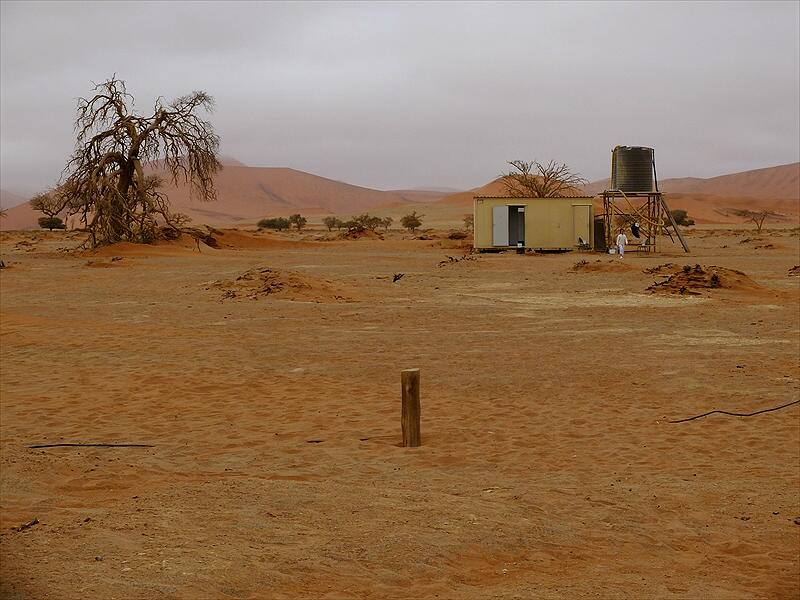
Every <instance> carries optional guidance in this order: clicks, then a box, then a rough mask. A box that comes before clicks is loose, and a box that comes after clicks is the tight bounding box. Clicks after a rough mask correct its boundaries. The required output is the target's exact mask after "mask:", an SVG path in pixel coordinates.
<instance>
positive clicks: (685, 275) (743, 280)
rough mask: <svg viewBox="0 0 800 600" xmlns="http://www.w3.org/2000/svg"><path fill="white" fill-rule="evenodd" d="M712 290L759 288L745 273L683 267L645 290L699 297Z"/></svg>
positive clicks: (697, 266) (710, 268)
mask: <svg viewBox="0 0 800 600" xmlns="http://www.w3.org/2000/svg"><path fill="white" fill-rule="evenodd" d="M712 289H728V290H739V291H742V290H751V291H753V290H759V289H761V286H760V285H758V284H757V283H756V282H755V281H753V280H752V279H750V277H748V276H747V275H746V274H745V273H743V272H741V271H737V270H735V269H726V268H725V267H717V266H714V265H711V266H701V265H695V266H691V265H685V266H684V267H682V268H681V269H680V270H679V271H677V272H675V273H673V274H672V275H670V276H669V278H667V279H666V280H664V281H661V282H659V283H654V284H653V285H651V286H650V287H648V288H647V291H649V292H654V293H655V292H657V293H662V294H681V295H694V296H697V295H700V294H701V293H702V292H703V291H708V290H712Z"/></svg>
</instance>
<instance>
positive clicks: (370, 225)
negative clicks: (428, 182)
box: [258, 211, 424, 233]
mask: <svg viewBox="0 0 800 600" xmlns="http://www.w3.org/2000/svg"><path fill="white" fill-rule="evenodd" d="M423 216H424V215H418V214H417V212H416V211H414V212H412V213H411V214H409V215H405V216H404V217H403V218H401V219H400V224H401V225H402V226H403V227H404V228H405V229H408V230H409V231H410V232H412V233H413V232H414V231H416V230H417V229H418V228H419V227H420V226H421V225H422V217H423ZM306 223H307V221H306V218H305V217H302V216H300V215H299V214H294V215H291V216H290V217H289V218H286V217H270V218H265V219H261V220H260V221H259V222H258V227H261V228H262V229H275V230H277V231H283V230H284V229H290V228H292V227H294V228H296V229H297V230H298V231H300V230H302V229H303V227H305V225H306ZM393 223H394V219H393V218H392V217H378V216H375V215H370V214H369V213H363V214H361V215H357V216H354V217H351V218H350V219H348V220H346V221H345V220H342V219H340V218H338V217H325V218H324V219H322V224H323V225H324V226H325V227H327V228H328V231H333V230H334V229H336V230H337V231H341V230H343V229H344V230H346V231H347V232H348V233H361V232H364V231H373V232H375V231H378V230H379V229H380V228H383V230H384V231H389V228H390V227H391V226H392V224H393Z"/></svg>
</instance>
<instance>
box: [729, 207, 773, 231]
mask: <svg viewBox="0 0 800 600" xmlns="http://www.w3.org/2000/svg"><path fill="white" fill-rule="evenodd" d="M734 214H736V215H737V216H740V217H743V218H745V219H746V221H745V222H752V223H755V226H756V232H758V233H761V229H762V227H764V221H766V220H767V217H770V216H775V217H780V216H781V215H779V214H778V213H774V212H772V211H770V210H759V211H755V210H747V209H742V210H735V211H734Z"/></svg>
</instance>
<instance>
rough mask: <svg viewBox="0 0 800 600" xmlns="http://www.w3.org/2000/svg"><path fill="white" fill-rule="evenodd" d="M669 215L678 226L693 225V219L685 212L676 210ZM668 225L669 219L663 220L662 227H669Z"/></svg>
mask: <svg viewBox="0 0 800 600" xmlns="http://www.w3.org/2000/svg"><path fill="white" fill-rule="evenodd" d="M669 213H670V214H671V215H672V218H673V219H674V220H675V223H677V224H678V225H681V226H688V225H694V219H690V218H689V213H688V212H687V211H685V210H682V209H680V208H676V209H675V210H671V211H669ZM669 224H670V222H669V219H665V220H664V225H669Z"/></svg>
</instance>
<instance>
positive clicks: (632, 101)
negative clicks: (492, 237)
mask: <svg viewBox="0 0 800 600" xmlns="http://www.w3.org/2000/svg"><path fill="white" fill-rule="evenodd" d="M0 7H1V8H0V24H1V25H0V26H1V27H2V31H1V34H0V44H1V45H2V48H1V49H0V50H1V51H0V77H2V82H1V85H0V118H1V119H2V122H1V123H0V136H1V137H0V168H1V171H0V185H2V187H3V189H6V190H11V191H17V192H32V191H35V190H36V189H37V188H42V187H44V186H47V185H49V184H52V183H55V181H56V180H57V179H58V177H59V175H60V172H61V169H62V168H63V166H64V164H65V163H66V160H67V158H68V156H69V154H70V152H71V151H72V149H73V144H74V133H73V129H72V124H73V120H74V115H75V106H76V99H77V98H78V97H80V96H85V95H88V94H89V93H90V91H91V88H92V82H93V81H94V82H99V81H102V80H104V79H107V78H108V77H110V76H111V75H112V74H114V73H116V75H117V77H119V78H120V79H123V80H125V81H126V82H127V84H128V90H129V91H130V92H132V93H133V94H134V96H135V97H136V108H137V109H138V110H139V111H140V112H142V113H147V112H150V110H151V109H152V104H153V101H154V100H155V98H156V97H157V96H159V95H160V96H164V97H166V98H167V99H171V98H174V97H177V96H180V95H183V94H185V93H188V92H190V91H192V90H204V91H206V92H208V93H209V94H211V95H212V96H214V98H215V99H216V102H217V108H216V111H215V113H214V114H213V115H212V116H211V121H212V123H213V124H214V126H215V128H216V131H217V133H218V134H219V135H220V136H221V138H222V151H223V153H224V154H227V155H230V156H233V157H235V158H237V159H239V160H241V161H243V162H244V163H246V164H248V165H251V166H285V167H293V168H296V169H300V170H303V171H309V172H311V173H315V174H318V175H322V176H325V177H330V178H332V179H338V180H341V181H346V182H348V183H354V184H357V185H363V186H368V187H375V188H379V189H394V188H414V187H423V186H447V187H455V188H460V189H466V188H471V187H475V186H478V185H482V184H483V183H486V182H487V181H489V180H490V179H492V178H494V177H496V176H497V175H498V174H499V173H500V171H501V170H503V169H504V168H505V167H506V164H505V163H506V161H508V160H512V159H516V158H523V159H534V158H536V159H539V160H542V161H545V160H549V159H551V158H553V159H556V160H558V161H561V162H566V163H568V164H569V165H571V166H572V167H573V169H575V170H577V171H579V172H580V173H581V174H583V175H584V176H585V177H587V178H589V179H591V180H594V179H599V178H602V177H606V176H608V172H609V164H610V151H611V149H612V148H613V146H615V145H616V144H624V145H643V146H653V147H654V148H655V149H656V159H657V165H658V175H659V177H660V178H666V177H680V176H697V177H711V176H715V175H720V174H725V173H731V172H736V171H742V170H747V169H754V168H759V167H766V166H773V165H778V164H785V163H789V162H795V161H798V160H800V10H799V7H800V3H798V2H795V1H787V2H772V3H770V2H753V3H749V2H715V3H700V2H686V3H680V2H665V3H658V2H636V3H627V2H615V3H602V2H585V3H584V2H573V3H570V2H556V3H540V2H529V3H502V2H486V3H483V2H472V3H467V2H443V3H411V2H375V3H370V2H356V3H334V2H321V3H313V2H305V3H303V2H291V3H281V2H273V3H257V2H242V3H235V2H225V3H216V2H202V3H194V2H171V3H170V2H154V3H146V2H136V3H126V2H97V3H91V2H81V3H69V2H63V1H58V2H7V1H3V2H2V4H0Z"/></svg>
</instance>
